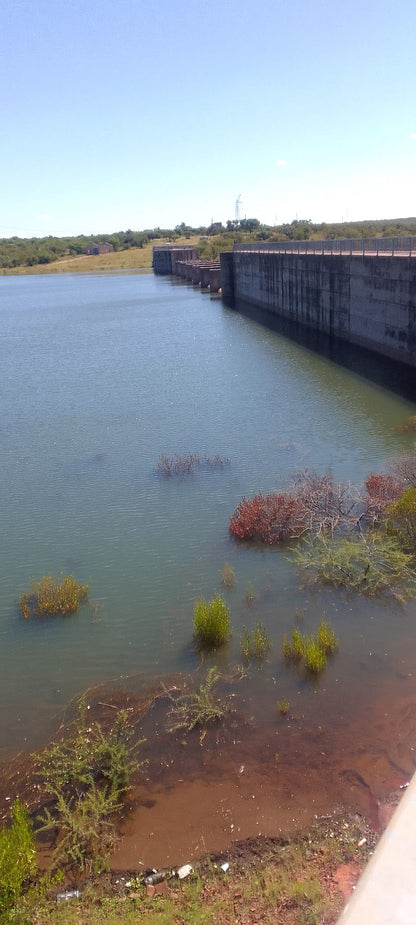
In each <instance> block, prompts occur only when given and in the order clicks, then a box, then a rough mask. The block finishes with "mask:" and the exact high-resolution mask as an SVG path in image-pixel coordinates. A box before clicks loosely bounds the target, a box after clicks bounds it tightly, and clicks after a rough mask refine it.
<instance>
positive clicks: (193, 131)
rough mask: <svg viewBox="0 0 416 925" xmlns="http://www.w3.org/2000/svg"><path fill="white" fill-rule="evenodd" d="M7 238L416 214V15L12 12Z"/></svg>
mask: <svg viewBox="0 0 416 925" xmlns="http://www.w3.org/2000/svg"><path fill="white" fill-rule="evenodd" d="M1 18H2V28H1V30H0V36H1V37H0V52H1V54H0V73H1V86H2V93H1V103H0V110H1V123H0V124H1V127H2V133H1V136H2V137H1V144H0V170H1V177H2V183H1V199H0V237H6V236H9V235H13V234H17V235H20V236H28V235H47V234H58V235H64V234H78V233H85V234H90V233H93V234H96V233H99V232H111V231H116V230H122V229H127V228H133V229H141V228H146V227H147V228H149V227H151V228H153V227H156V226H161V227H173V226H175V225H176V224H178V223H180V222H182V221H184V222H186V223H189V224H192V225H199V224H207V223H209V222H210V221H211V219H213V220H214V221H226V220H227V219H228V218H234V212H235V200H236V198H237V196H238V194H240V193H241V198H242V203H243V204H242V209H241V212H242V215H243V214H246V215H247V217H257V218H259V219H260V220H261V221H265V222H270V223H274V222H275V221H276V222H278V223H280V222H283V221H292V220H293V219H294V218H296V217H298V218H310V219H312V220H313V221H340V220H342V219H344V220H359V219H366V218H368V219H369V218H393V217H398V216H403V217H404V216H411V215H412V216H415V215H416V185H415V175H416V79H415V72H416V68H415V45H416V42H415V35H416V3H415V2H414V0H398V2H397V3H396V4H395V5H393V4H392V2H391V0H388V2H386V0H359V2H358V0H350V2H349V3H344V4H340V3H334V2H333V0H331V2H327V0H315V2H312V0H284V2H283V0H274V2H271V0H256V3H254V0H252V2H248V0H223V2H221V3H220V2H219V0H194V2H193V3H190V2H189V0H187V2H185V0H158V2H157V3H154V4H152V3H149V2H148V3H144V2H142V0H135V2H134V0H118V2H115V3H113V2H111V3H110V2H109V0H100V2H98V0H82V2H81V0H67V2H65V3H63V2H62V0H61V2H60V0H58V2H54V3H52V2H51V0H38V2H37V4H36V5H35V4H34V3H33V0H30V2H29V0H3V4H2V16H1Z"/></svg>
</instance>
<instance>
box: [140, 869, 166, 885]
mask: <svg viewBox="0 0 416 925" xmlns="http://www.w3.org/2000/svg"><path fill="white" fill-rule="evenodd" d="M164 879H165V875H164V873H163V870H158V871H157V870H155V871H154V873H153V874H150V876H149V877H146V878H145V881H144V882H145V885H146V886H154V885H155V883H162V880H164Z"/></svg>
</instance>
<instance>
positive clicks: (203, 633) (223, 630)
mask: <svg viewBox="0 0 416 925" xmlns="http://www.w3.org/2000/svg"><path fill="white" fill-rule="evenodd" d="M230 636H231V621H230V609H229V607H227V604H226V603H225V601H224V598H223V597H221V596H220V595H219V594H216V595H215V597H213V599H212V601H206V600H205V598H203V597H201V598H200V599H199V600H197V601H196V603H195V606H194V637H195V640H196V642H197V644H198V646H200V647H201V648H205V649H216V648H218V647H219V646H222V645H224V643H226V642H227V641H228V639H229V638H230Z"/></svg>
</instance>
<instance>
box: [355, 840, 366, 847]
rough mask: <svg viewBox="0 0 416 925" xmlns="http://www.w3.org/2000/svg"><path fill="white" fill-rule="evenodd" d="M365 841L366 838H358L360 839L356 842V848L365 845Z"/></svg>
mask: <svg viewBox="0 0 416 925" xmlns="http://www.w3.org/2000/svg"><path fill="white" fill-rule="evenodd" d="M366 841H367V839H366V838H360V841H359V842H358V844H357V848H362V847H363V845H365V843H366Z"/></svg>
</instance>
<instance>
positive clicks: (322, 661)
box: [304, 639, 327, 674]
mask: <svg viewBox="0 0 416 925" xmlns="http://www.w3.org/2000/svg"><path fill="white" fill-rule="evenodd" d="M326 662H327V655H326V652H325V650H324V649H322V648H321V646H320V645H319V643H318V642H317V640H316V639H310V640H309V642H308V644H307V646H306V650H305V655H304V664H305V668H306V670H307V671H310V672H311V674H319V672H321V671H323V670H324V668H325V665H326Z"/></svg>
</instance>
